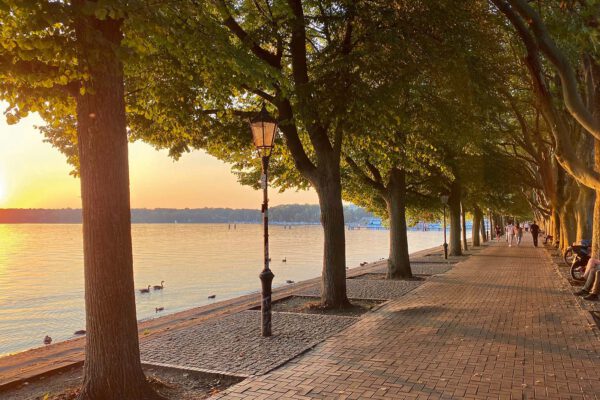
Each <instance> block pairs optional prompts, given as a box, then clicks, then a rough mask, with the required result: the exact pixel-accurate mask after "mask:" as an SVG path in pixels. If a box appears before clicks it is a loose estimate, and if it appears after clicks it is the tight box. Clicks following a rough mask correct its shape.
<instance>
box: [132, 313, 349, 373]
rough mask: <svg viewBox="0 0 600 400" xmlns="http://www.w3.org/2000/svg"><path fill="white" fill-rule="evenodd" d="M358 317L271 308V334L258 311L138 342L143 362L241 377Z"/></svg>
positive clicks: (295, 352) (277, 362)
mask: <svg viewBox="0 0 600 400" xmlns="http://www.w3.org/2000/svg"><path fill="white" fill-rule="evenodd" d="M356 320H357V318H356V317H342V316H330V315H315V314H292V313H273V336H271V337H269V338H263V337H261V336H260V311H250V310H249V311H243V312H241V313H237V314H233V315H229V316H226V317H223V318H218V319H213V320H210V321H208V322H205V323H202V324H198V325H194V326H191V327H187V328H184V329H178V330H173V331H170V332H165V333H164V334H161V335H157V336H156V337H154V338H149V340H147V341H144V342H143V343H142V344H141V345H140V350H141V353H142V354H141V358H142V361H143V362H145V363H150V364H159V365H169V366H174V367H178V368H184V369H185V368H187V369H194V370H200V371H207V372H208V371H210V372H217V373H222V374H231V375H238V376H248V375H259V374H264V373H266V372H267V371H269V370H271V369H273V368H275V367H277V366H279V365H281V364H282V363H284V362H286V361H288V360H289V359H290V358H292V357H295V356H297V355H298V354H300V353H302V352H303V351H306V350H307V349H310V348H311V347H313V346H314V345H316V344H318V343H320V342H322V341H323V340H324V339H326V338H328V337H330V336H332V335H334V334H336V333H338V332H340V331H342V330H343V329H345V328H347V327H348V326H350V325H351V324H353V323H355V322H356Z"/></svg>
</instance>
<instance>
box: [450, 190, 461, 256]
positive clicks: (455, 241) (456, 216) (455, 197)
mask: <svg viewBox="0 0 600 400" xmlns="http://www.w3.org/2000/svg"><path fill="white" fill-rule="evenodd" d="M460 196H461V185H460V181H459V180H458V178H456V179H455V180H454V181H453V182H452V184H451V185H450V196H449V197H448V208H449V211H450V243H449V247H450V249H449V254H450V255H451V256H461V255H462V249H461V244H460V232H461V228H460Z"/></svg>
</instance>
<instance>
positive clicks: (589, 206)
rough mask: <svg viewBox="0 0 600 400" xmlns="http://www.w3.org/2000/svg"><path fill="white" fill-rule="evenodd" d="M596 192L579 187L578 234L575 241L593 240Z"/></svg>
mask: <svg viewBox="0 0 600 400" xmlns="http://www.w3.org/2000/svg"><path fill="white" fill-rule="evenodd" d="M594 201H595V192H594V190H592V189H589V188H587V187H585V186H583V185H581V186H580V187H579V196H578V197H577V206H576V209H575V217H576V220H577V232H576V234H575V240H577V241H579V240H590V239H591V238H592V227H593V223H592V222H593V216H594Z"/></svg>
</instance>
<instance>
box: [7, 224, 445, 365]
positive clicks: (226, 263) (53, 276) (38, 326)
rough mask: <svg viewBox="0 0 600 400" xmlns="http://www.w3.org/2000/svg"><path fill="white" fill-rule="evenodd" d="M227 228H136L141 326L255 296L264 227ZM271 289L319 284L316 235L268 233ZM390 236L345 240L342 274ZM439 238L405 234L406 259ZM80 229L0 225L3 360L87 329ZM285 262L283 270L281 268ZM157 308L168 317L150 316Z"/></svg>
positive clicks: (358, 234) (306, 230) (365, 233)
mask: <svg viewBox="0 0 600 400" xmlns="http://www.w3.org/2000/svg"><path fill="white" fill-rule="evenodd" d="M233 227H234V226H233V225H231V229H230V227H229V226H228V225H227V224H134V225H132V236H133V255H134V272H135V285H136V288H142V287H146V286H148V285H158V284H160V282H161V280H164V281H165V289H164V290H162V291H156V292H151V293H150V294H140V293H139V292H136V304H137V315H138V319H140V320H142V319H147V318H154V317H157V316H160V315H165V314H168V313H174V312H177V311H181V310H185V309H189V308H192V307H197V306H202V305H205V304H208V303H210V302H214V301H215V300H209V299H208V298H207V297H208V296H209V295H213V294H214V295H216V301H219V300H225V299H230V298H232V297H236V296H239V295H243V294H248V293H252V292H257V291H258V290H259V288H260V281H259V279H258V274H259V273H260V271H261V269H262V226H261V225H237V226H236V229H233ZM269 229H270V244H271V257H272V260H273V261H272V263H271V269H272V270H273V273H274V274H275V279H274V281H273V285H274V287H277V286H281V285H285V284H286V283H285V281H286V280H288V279H290V280H294V281H301V280H305V279H309V278H314V277H316V276H319V275H320V273H321V267H322V258H323V255H322V251H323V232H322V229H321V227H320V226H315V225H301V226H296V225H294V226H292V228H291V229H285V228H284V227H283V226H277V225H275V226H270V228H269ZM388 234H389V232H388V231H386V230H364V229H363V230H347V231H346V247H347V265H348V267H350V268H352V267H356V266H358V264H359V263H361V262H363V261H376V260H379V259H381V258H383V257H387V253H388ZM442 240H443V239H442V232H439V231H438V232H412V231H411V232H408V241H409V249H410V252H415V251H419V250H423V249H426V248H430V247H433V246H437V245H440V244H441V243H442ZM82 241H83V239H82V232H81V225H76V224H70V225H68V224H65V225H61V224H40V225H37V224H23V225H2V224H0V355H4V354H8V353H15V352H18V351H22V350H26V349H29V348H32V347H38V346H40V345H42V340H43V338H44V336H45V335H50V336H51V337H52V338H53V339H54V341H60V340H65V339H69V338H72V337H73V332H74V331H76V330H79V329H85V310H84V294H83V287H84V285H83V253H82V251H83V250H82V247H83V244H82ZM284 258H285V259H286V260H287V262H283V261H282V260H283V259H284ZM156 307H164V309H165V310H164V312H162V313H160V314H156V313H155V308H156Z"/></svg>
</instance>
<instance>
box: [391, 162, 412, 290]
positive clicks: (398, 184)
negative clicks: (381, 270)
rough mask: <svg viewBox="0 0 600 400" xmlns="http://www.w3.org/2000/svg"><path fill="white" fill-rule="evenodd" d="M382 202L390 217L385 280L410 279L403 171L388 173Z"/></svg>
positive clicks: (397, 170)
mask: <svg viewBox="0 0 600 400" xmlns="http://www.w3.org/2000/svg"><path fill="white" fill-rule="evenodd" d="M384 200H385V203H386V206H387V211H388V215H389V217H390V253H389V258H388V271H387V278H388V279H406V278H412V276H413V275H412V270H411V268H410V259H409V256H408V237H407V234H406V173H405V172H404V171H403V170H399V169H396V168H394V169H393V170H392V171H391V172H390V179H389V184H388V186H387V195H386V196H385V199H384Z"/></svg>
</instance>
